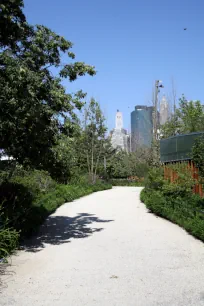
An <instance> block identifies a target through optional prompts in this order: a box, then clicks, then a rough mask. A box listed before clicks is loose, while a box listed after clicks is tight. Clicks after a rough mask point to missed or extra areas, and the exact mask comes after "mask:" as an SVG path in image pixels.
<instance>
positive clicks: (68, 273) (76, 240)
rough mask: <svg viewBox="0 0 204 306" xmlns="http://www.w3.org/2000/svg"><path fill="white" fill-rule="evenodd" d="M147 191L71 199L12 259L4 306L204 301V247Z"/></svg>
mask: <svg viewBox="0 0 204 306" xmlns="http://www.w3.org/2000/svg"><path fill="white" fill-rule="evenodd" d="M140 191H141V188H134V187H116V188H114V189H113V190H108V191H104V192H99V193H95V194H92V195H90V196H88V197H85V198H82V199H80V200H77V201H75V202H73V203H68V204H65V205H63V206H62V207H60V208H59V209H58V210H57V211H56V213H55V214H53V215H52V216H51V217H50V218H49V219H48V222H47V224H46V226H44V227H43V228H42V230H41V233H40V234H39V236H38V237H37V239H33V241H30V242H29V244H28V245H27V250H26V251H20V252H18V254H17V256H13V257H12V263H13V266H12V267H10V268H9V271H11V275H6V276H4V278H3V282H4V284H3V287H2V288H1V294H0V305H9V306H12V305H15V306H30V305H32V306H52V305H56V306H85V305H87V306H153V305H172V306H177V305H179V306H189V305H196V306H200V305H204V244H203V243H201V242H200V241H198V240H196V239H194V238H193V237H191V236H190V235H188V234H187V233H186V232H185V231H184V230H182V229H181V228H179V227H178V226H176V225H174V224H172V223H170V222H168V221H165V220H163V219H160V218H157V217H155V216H154V215H152V214H150V213H148V212H147V210H146V209H145V206H144V205H143V204H142V203H140V200H139V194H140Z"/></svg>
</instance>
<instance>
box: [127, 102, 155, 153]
mask: <svg viewBox="0 0 204 306" xmlns="http://www.w3.org/2000/svg"><path fill="white" fill-rule="evenodd" d="M153 111H154V108H153V107H152V106H149V107H148V106H144V105H137V106H135V110H134V111H133V112H132V113H131V146H132V151H133V152H134V151H135V150H136V148H138V147H142V146H145V147H148V148H150V147H151V143H152V135H153Z"/></svg>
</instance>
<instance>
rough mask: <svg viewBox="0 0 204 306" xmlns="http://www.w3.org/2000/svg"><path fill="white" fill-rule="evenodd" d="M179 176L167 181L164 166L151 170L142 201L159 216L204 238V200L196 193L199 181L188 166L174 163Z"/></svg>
mask: <svg viewBox="0 0 204 306" xmlns="http://www.w3.org/2000/svg"><path fill="white" fill-rule="evenodd" d="M172 167H173V169H174V171H176V172H177V178H175V181H174V182H173V183H171V182H170V181H168V180H164V173H163V169H162V168H154V169H152V170H151V171H150V172H149V175H148V178H147V180H146V182H145V189H144V190H143V191H142V193H141V200H142V201H143V202H144V203H145V204H146V206H147V207H148V209H149V210H150V211H152V212H153V213H155V214H157V215H158V216H161V217H164V218H166V219H169V220H171V221H172V222H174V223H177V224H178V225H180V226H182V227H183V228H185V229H186V230H187V231H188V232H189V233H191V234H192V235H194V236H195V237H197V238H199V239H201V240H203V241H204V199H203V198H200V196H198V195H195V194H193V193H192V188H193V186H194V184H195V181H194V180H193V179H192V177H191V173H190V172H189V171H188V169H187V166H186V165H185V164H184V165H179V166H172Z"/></svg>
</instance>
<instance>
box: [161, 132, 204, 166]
mask: <svg viewBox="0 0 204 306" xmlns="http://www.w3.org/2000/svg"><path fill="white" fill-rule="evenodd" d="M200 136H204V132H197V133H190V134H182V135H177V136H173V137H170V138H166V139H161V140H160V160H161V162H162V163H166V162H173V161H183V160H189V159H191V150H192V147H193V144H194V142H195V139H196V138H198V137H200Z"/></svg>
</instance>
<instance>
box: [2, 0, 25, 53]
mask: <svg viewBox="0 0 204 306" xmlns="http://www.w3.org/2000/svg"><path fill="white" fill-rule="evenodd" d="M23 6H24V5H23V0H1V4H0V47H8V46H9V47H10V48H12V49H16V47H17V43H18V41H19V40H21V39H22V38H25V36H26V33H27V32H28V31H29V30H31V28H29V26H28V24H27V23H26V17H25V15H24V13H23V12H22V8H23Z"/></svg>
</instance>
